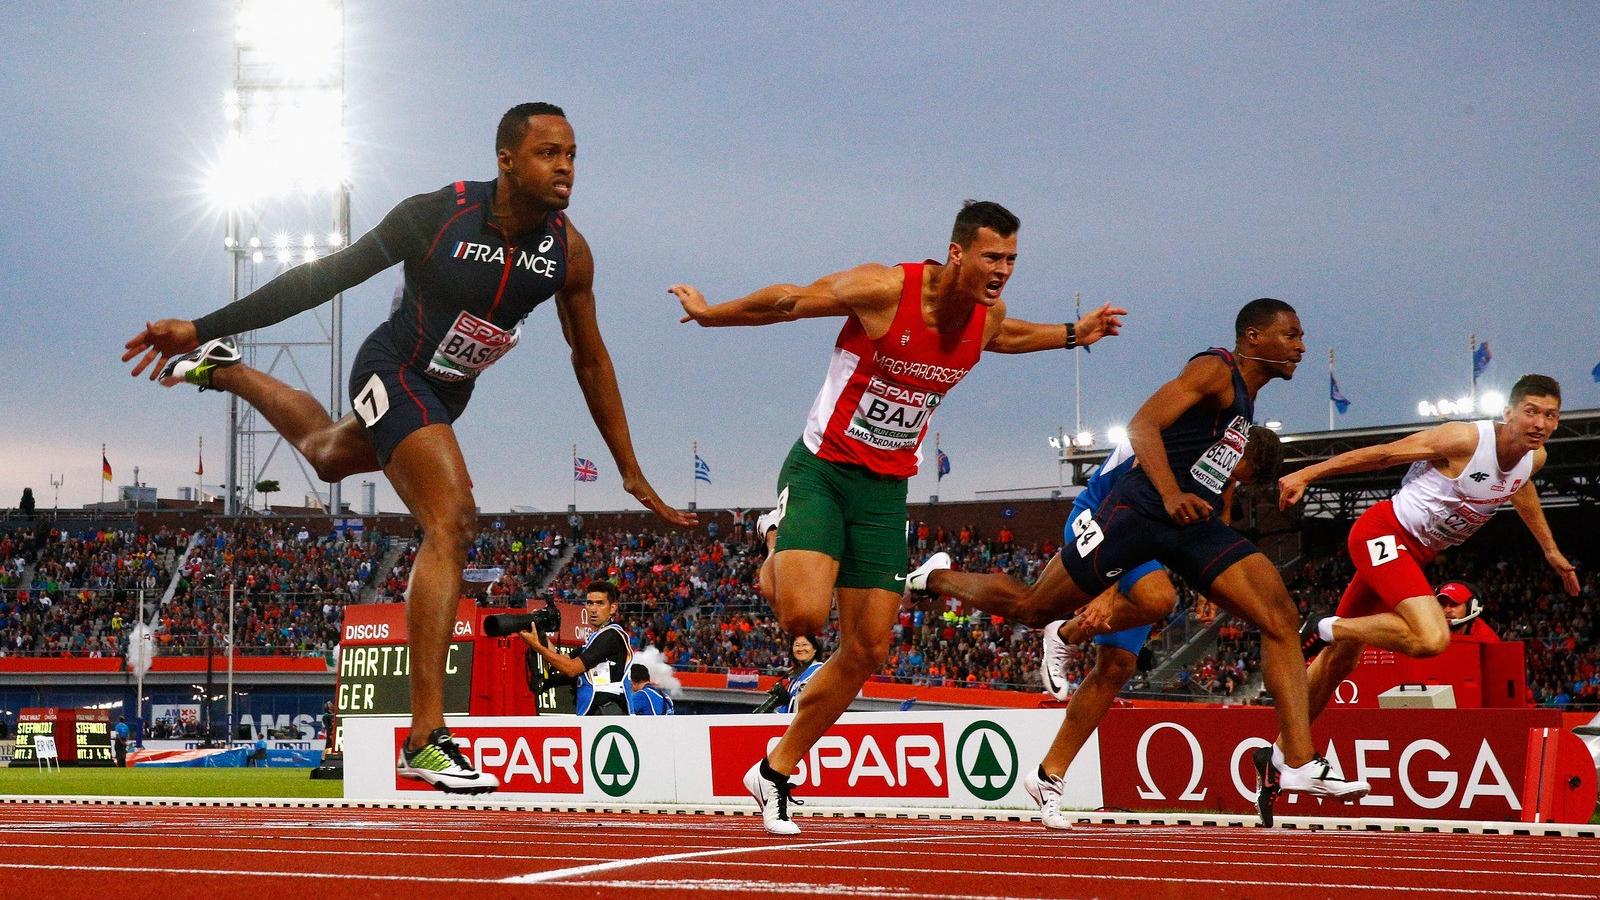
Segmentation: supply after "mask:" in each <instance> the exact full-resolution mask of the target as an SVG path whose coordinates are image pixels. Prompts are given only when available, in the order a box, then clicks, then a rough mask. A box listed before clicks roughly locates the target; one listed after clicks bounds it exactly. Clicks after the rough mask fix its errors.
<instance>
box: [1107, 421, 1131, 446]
mask: <svg viewBox="0 0 1600 900" xmlns="http://www.w3.org/2000/svg"><path fill="white" fill-rule="evenodd" d="M1127 440H1128V429H1126V428H1124V427H1122V426H1121V425H1113V426H1111V427H1110V428H1107V429H1106V442H1107V443H1109V444H1111V445H1112V446H1113V447H1115V446H1116V445H1118V444H1121V443H1124V442H1126V441H1127Z"/></svg>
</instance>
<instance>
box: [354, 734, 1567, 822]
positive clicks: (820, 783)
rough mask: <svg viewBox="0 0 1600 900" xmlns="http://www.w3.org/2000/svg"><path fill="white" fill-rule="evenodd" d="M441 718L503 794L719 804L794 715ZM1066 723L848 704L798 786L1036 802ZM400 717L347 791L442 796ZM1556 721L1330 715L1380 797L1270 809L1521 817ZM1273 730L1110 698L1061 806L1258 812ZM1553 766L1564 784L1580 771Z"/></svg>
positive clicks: (826, 802) (810, 792)
mask: <svg viewBox="0 0 1600 900" xmlns="http://www.w3.org/2000/svg"><path fill="white" fill-rule="evenodd" d="M447 721H448V722H449V724H450V727H451V730H452V731H453V732H454V734H455V736H456V740H457V741H458V742H459V743H460V745H461V747H462V750H463V751H464V752H465V753H466V754H467V755H468V757H469V758H471V759H473V760H475V761H476V763H477V765H479V766H480V767H482V768H484V769H485V770H487V771H489V772H492V773H494V774H495V775H496V776H497V777H499V778H500V780H501V783H502V784H503V785H504V787H503V789H502V790H501V791H500V792H499V793H497V794H495V795H494V797H496V798H499V799H508V800H552V801H566V802H572V801H578V800H582V801H585V802H600V803H604V802H608V801H610V802H625V803H676V804H716V805H723V806H726V805H741V804H744V803H746V802H753V801H749V798H748V797H747V795H746V794H745V790H744V785H743V778H744V773H745V771H746V770H748V769H749V768H750V766H751V765H752V764H754V763H755V762H756V761H757V760H759V759H760V758H761V757H762V755H764V754H765V753H767V752H768V750H769V749H770V748H771V747H773V746H774V745H776V743H777V742H778V740H779V738H780V737H781V736H782V734H783V729H784V727H785V726H786V725H787V724H788V722H789V717H788V716H780V715H769V716H756V715H739V716H663V717H640V718H632V717H626V716H597V717H593V718H581V719H580V718H576V717H573V716H554V715H544V716H537V717H500V718H488V717H465V716H461V717H450V718H448V719H447ZM1061 721H1062V711H1061V710H1058V709H1033V710H993V709H991V710H963V711H915V710H913V711H906V712H881V713H849V714H846V715H845V716H844V717H842V718H841V719H840V720H839V722H838V723H837V724H835V725H834V727H833V728H831V729H829V730H828V733H827V734H825V735H824V736H823V737H822V738H821V740H819V741H818V742H817V744H816V745H815V746H814V747H812V748H811V750H810V752H809V753H807V754H806V755H805V757H804V758H802V759H801V760H800V764H799V766H798V767H797V770H796V771H795V773H794V776H793V781H794V782H795V785H796V787H795V795H796V796H797V797H800V798H802V799H804V800H805V802H806V804H807V805H808V806H812V807H813V808H816V807H823V808H826V807H847V808H848V807H862V806H866V807H921V808H927V807H934V808H951V809H974V810H978V809H1016V810H1031V809H1033V804H1032V802H1031V801H1030V800H1029V798H1028V797H1027V794H1026V792H1025V791H1024V789H1023V786H1022V775H1023V774H1024V773H1026V772H1027V771H1029V770H1030V769H1032V768H1034V767H1036V766H1037V765H1038V764H1039V760H1040V759H1041V758H1042V757H1043V756H1044V753H1045V751H1046V750H1047V749H1048V748H1049V746H1050V742H1051V740H1052V739H1053V738H1054V737H1055V734H1056V729H1057V728H1058V726H1059V725H1060V724H1061ZM406 727H407V726H406V719H405V718H404V717H401V716H377V717H372V718H354V717H353V718H351V719H350V720H348V721H347V722H346V729H347V734H346V740H345V754H346V761H345V780H344V785H345V796H346V797H348V798H350V799H385V798H386V799H397V798H409V799H419V798H420V796H422V795H424V794H426V793H428V792H431V791H432V789H431V788H429V787H427V786H425V785H423V784H422V783H420V782H415V781H410V780H405V779H401V778H399V777H398V776H397V775H396V773H395V760H396V758H397V757H398V755H399V748H400V741H401V740H402V738H403V737H404V735H405V731H406ZM1560 727H1561V715H1560V713H1558V712H1554V711H1550V710H1535V709H1466V710H1449V709H1441V710H1431V709H1405V710H1363V709H1354V710H1350V709H1330V710H1328V712H1327V713H1325V714H1324V715H1323V716H1322V718H1321V719H1320V720H1319V721H1318V722H1317V724H1316V727H1315V728H1314V730H1313V737H1314V741H1315V745H1316V749H1317V751H1318V752H1320V753H1322V754H1323V755H1325V756H1326V757H1328V759H1329V760H1330V761H1333V762H1334V763H1336V764H1337V765H1338V766H1339V767H1340V768H1341V769H1342V770H1343V771H1344V772H1345V773H1346V774H1348V775H1350V776H1352V777H1359V778H1364V779H1366V780H1367V781H1370V782H1371V783H1372V786H1373V790H1372V794H1371V795H1370V796H1368V797H1366V798H1365V799H1363V800H1361V801H1360V802H1358V803H1349V804H1345V803H1323V802H1321V801H1318V800H1312V799H1303V798H1297V797H1293V796H1284V797H1281V798H1279V800H1278V804H1277V810H1278V812H1279V814H1280V815H1285V816H1319V817H1324V816H1342V817H1357V818H1404V819H1458V820H1471V821H1496V820H1499V821H1517V820H1518V819H1520V818H1522V816H1523V814H1524V799H1523V792H1524V790H1525V787H1526V785H1527V784H1529V783H1531V782H1530V781H1529V780H1528V778H1527V776H1528V774H1529V740H1530V739H1529V735H1530V731H1533V730H1535V729H1543V728H1553V729H1556V730H1558V731H1559V729H1560ZM1276 733H1277V716H1276V714H1275V712H1274V711H1273V710H1272V709H1271V708H1270V707H1243V708H1240V707H1234V708H1220V707H1192V708H1178V709H1113V710H1112V711H1111V712H1110V714H1109V715H1107V716H1106V719H1105V721H1104V722H1102V723H1101V725H1100V729H1099V730H1098V731H1097V732H1096V733H1095V734H1093V735H1091V736H1090V737H1089V740H1088V742H1087V743H1086V744H1085V745H1084V747H1083V750H1082V751H1081V752H1080V753H1079V754H1078V758H1077V760H1076V761H1075V762H1074V763H1073V767H1072V769H1071V771H1069V772H1068V773H1067V777H1066V780H1065V781H1066V793H1065V796H1064V798H1063V802H1062V806H1063V807H1065V808H1068V809H1086V810H1093V809H1099V808H1102V807H1112V808H1120V809H1127V810H1162V811H1168V810H1177V811H1194V812H1197V813H1198V812H1205V813H1217V812H1223V813H1235V814H1240V815H1253V814H1254V811H1255V794H1254V790H1255V773H1254V769H1253V768H1252V766H1251V763H1250V753H1251V751H1253V750H1254V749H1256V748H1257V747H1263V746H1266V745H1267V744H1268V742H1269V741H1271V740H1272V739H1273V737H1274V736H1275V735H1276ZM1574 740H1575V739H1574ZM1580 749H1581V748H1580ZM1578 756H1579V757H1581V758H1582V759H1581V761H1582V764H1583V765H1584V766H1589V769H1588V774H1587V775H1586V776H1585V777H1586V778H1587V779H1588V784H1589V785H1590V787H1589V791H1590V792H1591V793H1589V794H1588V796H1589V797H1590V798H1592V797H1593V793H1592V790H1593V787H1592V785H1593V783H1594V782H1593V777H1594V772H1593V768H1592V761H1591V760H1590V759H1589V757H1588V755H1587V753H1586V752H1581V753H1579V754H1578ZM1535 762H1536V763H1537V762H1538V760H1535ZM1545 765H1546V766H1548V764H1545ZM1534 768H1535V772H1534V774H1535V775H1537V774H1538V772H1539V766H1538V765H1535V767H1534ZM1557 774H1558V775H1559V776H1560V777H1559V778H1558V779H1556V780H1557V781H1562V782H1563V783H1564V780H1565V779H1566V778H1568V777H1569V776H1570V775H1574V773H1569V772H1567V771H1566V770H1565V769H1563V770H1562V771H1561V772H1560V773H1557ZM1578 774H1581V773H1578ZM1574 777H1575V776H1574ZM1534 781H1537V779H1534ZM1553 783H1554V782H1553ZM1556 787H1557V788H1559V785H1556ZM419 792H422V794H419ZM1580 793H1581V792H1580ZM1588 806H1589V807H1590V808H1591V809H1592V807H1593V801H1592V799H1591V800H1590V801H1589V802H1588ZM1587 818H1588V815H1587V814H1584V815H1583V816H1582V817H1581V818H1580V819H1579V821H1586V820H1587Z"/></svg>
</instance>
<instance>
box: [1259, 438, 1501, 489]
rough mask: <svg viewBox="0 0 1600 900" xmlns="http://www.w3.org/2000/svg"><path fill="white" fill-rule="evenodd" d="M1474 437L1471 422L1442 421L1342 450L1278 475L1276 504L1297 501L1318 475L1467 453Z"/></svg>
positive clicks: (1343, 473) (1380, 467)
mask: <svg viewBox="0 0 1600 900" xmlns="http://www.w3.org/2000/svg"><path fill="white" fill-rule="evenodd" d="M1477 440H1478V430H1477V428H1476V427H1475V426H1474V425H1473V424H1472V423H1471V422H1446V423H1444V424H1443V425H1435V426H1434V427H1432V428H1428V429H1424V430H1423V431H1419V432H1417V433H1415V434H1408V435H1406V436H1405V437H1403V438H1401V439H1400V440H1398V441H1390V442H1389V443H1387V444H1378V445H1376V446H1373V447H1362V448H1360V449H1358V450H1349V451H1346V452H1344V453H1341V454H1339V455H1338V456H1335V457H1333V458H1332V459H1325V460H1323V461H1322V462H1319V463H1316V464H1314V465H1309V466H1306V467H1305V468H1304V469H1300V470H1298V471H1294V472H1290V473H1289V474H1288V475H1285V476H1283V477H1282V478H1280V479H1278V508H1279V509H1288V508H1289V507H1291V506H1293V505H1295V504H1296V503H1299V502H1300V498H1301V497H1303V496H1305V492H1306V488H1308V487H1310V486H1311V483H1312V482H1313V481H1317V480H1318V479H1322V478H1331V477H1332V476H1334V475H1347V474H1349V473H1351V472H1371V471H1374V470H1376V469H1387V468H1389V467H1390V466H1398V465H1402V464H1408V463H1414V462H1418V461H1421V460H1433V461H1442V460H1447V459H1452V458H1455V457H1460V456H1471V455H1472V450H1473V448H1474V447H1476V446H1477Z"/></svg>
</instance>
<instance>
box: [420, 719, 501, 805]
mask: <svg viewBox="0 0 1600 900" xmlns="http://www.w3.org/2000/svg"><path fill="white" fill-rule="evenodd" d="M407 743H409V741H408V742H407ZM395 768H396V770H397V771H398V772H399V774H400V777H401V778H411V779H414V780H416V781H425V782H427V783H428V784H431V785H433V786H434V787H436V788H438V789H439V790H441V791H444V792H445V793H447V794H487V793H489V792H490V791H493V790H496V789H498V788H499V787H500V779H498V778H496V777H494V776H493V775H490V774H489V773H488V772H479V771H478V770H477V769H475V768H473V767H472V764H471V763H469V762H467V758H466V757H465V756H463V755H462V753H461V748H459V747H457V746H456V742H455V739H454V738H452V737H450V729H448V728H435V729H434V730H433V733H432V734H430V735H428V742H427V743H426V744H423V745H422V746H421V747H419V748H417V749H416V750H412V749H410V748H408V747H407V746H406V745H405V744H401V745H400V760H399V762H397V763H396V765H395Z"/></svg>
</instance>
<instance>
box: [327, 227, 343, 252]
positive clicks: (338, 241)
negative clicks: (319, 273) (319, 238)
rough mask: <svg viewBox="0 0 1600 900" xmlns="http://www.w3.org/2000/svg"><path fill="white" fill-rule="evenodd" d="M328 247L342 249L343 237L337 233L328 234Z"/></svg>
mask: <svg viewBox="0 0 1600 900" xmlns="http://www.w3.org/2000/svg"><path fill="white" fill-rule="evenodd" d="M328 246H329V247H332V248H334V249H335V250H337V249H339V248H340V247H343V246H344V235H342V234H340V233H339V232H337V231H330V232H328Z"/></svg>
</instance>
